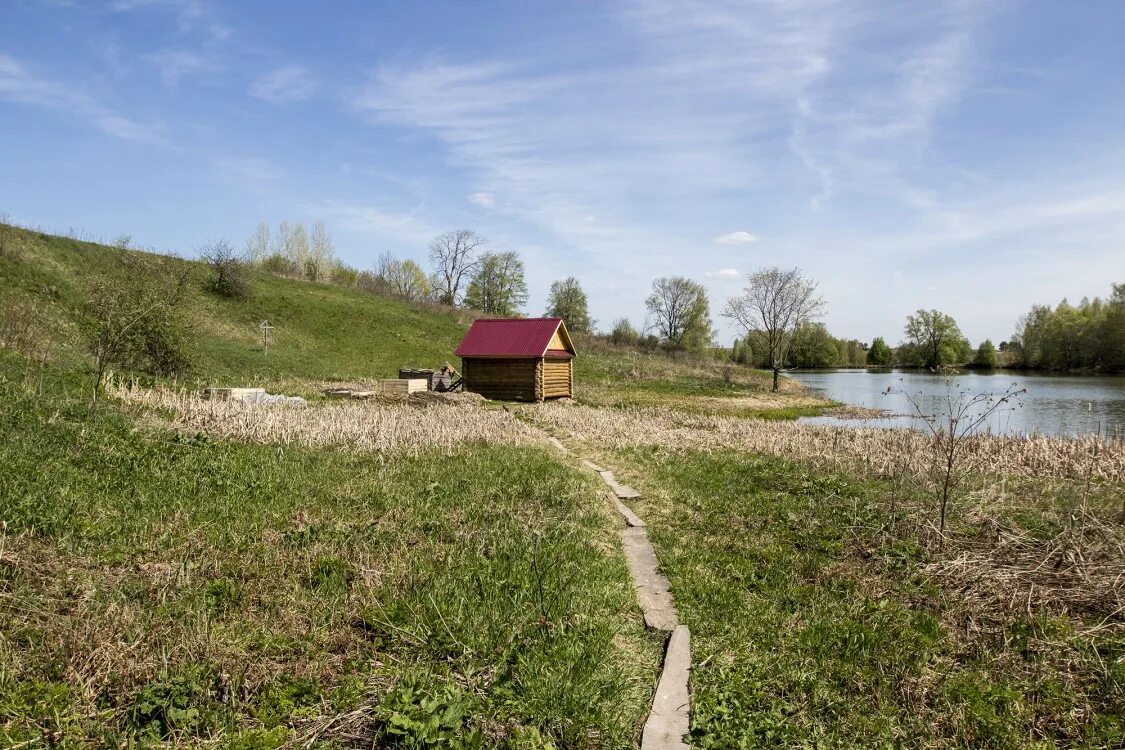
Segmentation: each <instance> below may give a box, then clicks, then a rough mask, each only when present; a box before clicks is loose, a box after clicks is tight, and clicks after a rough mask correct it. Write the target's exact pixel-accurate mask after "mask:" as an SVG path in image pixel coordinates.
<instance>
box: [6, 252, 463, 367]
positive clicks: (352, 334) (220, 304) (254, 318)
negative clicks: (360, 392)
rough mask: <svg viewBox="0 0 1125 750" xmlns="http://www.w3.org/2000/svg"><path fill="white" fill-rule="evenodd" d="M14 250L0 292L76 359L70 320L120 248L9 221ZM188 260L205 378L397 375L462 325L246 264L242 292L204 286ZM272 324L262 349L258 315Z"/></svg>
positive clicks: (433, 358) (195, 354)
mask: <svg viewBox="0 0 1125 750" xmlns="http://www.w3.org/2000/svg"><path fill="white" fill-rule="evenodd" d="M17 237H18V238H19V243H18V248H17V250H16V252H15V253H11V254H8V255H5V256H3V257H0V295H2V297H6V298H8V299H16V298H19V299H22V300H26V301H29V302H34V303H35V304H36V305H37V307H38V308H39V317H40V318H41V320H40V321H39V327H40V328H41V330H42V335H43V336H44V337H47V338H49V339H51V340H52V342H53V344H54V346H53V347H52V355H53V356H54V358H55V359H56V360H57V361H59V362H61V363H64V364H68V365H71V366H81V365H84V364H85V363H86V355H85V352H84V351H83V347H82V343H81V341H80V340H79V336H78V332H77V328H76V326H75V320H76V315H77V311H78V309H79V307H80V306H81V304H82V299H83V295H84V293H85V289H86V287H87V285H88V284H89V282H90V281H91V280H93V279H95V278H98V277H105V276H108V275H113V274H118V273H121V266H120V264H119V263H117V262H116V259H117V258H118V257H119V256H120V254H121V252H122V251H121V250H118V249H116V248H110V247H105V246H102V245H97V244H94V243H88V242H80V241H77V240H71V239H68V238H66V237H57V236H53V235H46V234H39V233H35V232H28V231H24V230H17ZM182 262H183V263H187V264H189V268H191V269H192V280H191V285H190V294H189V296H188V301H187V303H186V307H187V311H188V313H189V317H190V318H191V320H192V325H191V329H192V336H191V338H192V339H193V341H194V345H193V346H192V347H191V351H190V355H191V356H190V360H191V364H192V367H191V371H190V372H189V373H188V377H189V379H191V380H198V381H200V382H205V383H207V384H208V385H211V384H215V383H223V384H227V385H274V384H277V385H292V384H294V383H299V381H307V380H314V381H315V380H348V379H352V380H354V379H360V378H386V377H397V375H398V369H399V367H440V366H441V365H442V364H444V363H445V362H446V361H449V360H451V359H452V355H453V350H454V348H455V347H456V345H457V342H458V341H459V340H460V338H461V336H462V335H463V334H464V332H465V330H466V329H467V327H468V323H469V318H468V317H466V316H464V315H462V314H461V313H459V312H454V311H450V310H445V309H441V308H435V307H418V306H412V305H409V304H406V303H404V302H399V301H397V300H393V299H388V298H385V297H379V296H375V295H371V294H367V293H365V292H362V291H360V290H357V289H346V288H342V287H338V286H329V285H325V284H312V283H307V282H302V281H296V280H293V279H287V278H282V277H278V276H272V275H270V274H266V273H259V272H253V273H252V274H251V289H252V293H251V296H250V298H249V299H247V300H240V301H236V300H224V299H220V298H218V297H216V296H215V295H212V294H210V293H208V292H206V291H204V285H205V281H206V278H207V269H206V268H205V267H204V266H202V265H201V264H199V263H198V262H192V261H182ZM264 319H268V320H269V321H270V323H271V324H272V325H273V326H274V327H275V330H274V331H273V332H272V334H271V344H270V349H269V354H268V356H265V355H264V354H263V351H262V342H261V335H260V332H259V330H258V324H259V323H260V322H261V321H262V320H264Z"/></svg>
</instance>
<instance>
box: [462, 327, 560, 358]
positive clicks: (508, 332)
mask: <svg viewBox="0 0 1125 750" xmlns="http://www.w3.org/2000/svg"><path fill="white" fill-rule="evenodd" d="M561 323H562V320H561V319H560V318H482V319H481V320H477V321H474V322H473V324H472V325H471V326H469V330H468V331H467V332H466V333H465V338H463V339H461V344H460V346H458V347H457V351H456V352H455V354H456V355H457V356H458V357H542V356H544V355H545V354H546V353H547V346H548V345H549V344H550V343H551V337H552V336H554V335H555V331H556V330H558V327H559V325H560V324H561Z"/></svg>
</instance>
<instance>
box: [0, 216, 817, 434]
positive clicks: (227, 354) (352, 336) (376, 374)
mask: <svg viewBox="0 0 1125 750" xmlns="http://www.w3.org/2000/svg"><path fill="white" fill-rule="evenodd" d="M13 231H14V237H15V239H16V242H15V244H16V245H17V247H16V250H15V252H10V253H8V254H6V255H4V256H0V327H2V325H3V321H2V318H3V314H4V305H3V303H4V302H5V301H11V300H16V299H18V300H21V301H24V302H26V303H28V304H33V305H34V306H35V308H36V309H37V314H36V316H35V317H36V318H37V320H36V321H35V325H36V327H37V329H38V331H39V333H38V336H37V338H38V339H40V340H42V341H45V342H47V343H48V344H49V349H50V356H51V358H52V359H53V361H56V362H58V363H60V364H63V365H66V366H69V367H75V368H82V367H87V366H88V365H89V356H88V354H87V352H86V351H85V349H84V346H83V342H82V340H81V337H80V336H79V332H78V328H77V325H76V320H77V317H78V312H79V310H80V308H81V305H82V300H83V297H84V295H85V292H86V289H87V287H88V286H89V284H90V282H91V281H92V280H94V279H97V278H104V277H106V276H112V275H114V274H120V273H122V266H121V264H120V262H119V259H120V256H121V253H122V252H123V251H121V250H119V249H116V248H112V247H106V246H104V245H99V244H95V243H90V242H82V241H79V240H72V239H69V238H67V237H59V236H54V235H48V234H42V233H38V232H32V231H27V230H22V229H15V230H13ZM181 262H182V263H185V264H187V267H188V268H190V269H191V275H192V278H191V283H190V293H189V295H188V299H187V302H186V304H185V312H186V314H187V317H188V318H189V319H190V320H191V322H192V323H191V326H190V328H191V335H190V336H189V339H190V340H191V342H192V343H191V345H190V346H189V349H190V351H189V352H188V355H189V356H188V359H189V361H190V363H191V368H190V371H189V372H188V373H186V375H185V378H184V380H185V381H186V384H188V385H191V386H194V387H201V386H211V385H226V386H264V387H267V388H271V389H274V390H280V391H284V392H287V393H294V394H300V395H306V396H307V395H312V394H315V393H317V392H318V387H319V386H320V384H321V383H322V382H324V381H345V382H346V381H356V380H361V379H367V378H389V377H397V374H398V370H399V368H400V367H434V368H437V367H440V366H442V365H443V364H445V363H446V362H450V363H452V364H453V365H454V366H456V367H460V362H459V361H457V360H456V358H455V357H454V356H453V351H454V350H455V349H456V346H457V343H458V342H459V341H460V339H461V337H462V336H463V335H464V332H465V330H466V329H467V328H468V325H469V322H470V320H471V315H469V314H468V313H466V312H465V311H461V310H450V309H446V308H441V307H437V306H419V305H410V304H407V303H404V302H400V301H398V300H394V299H389V298H386V297H380V296H376V295H372V294H368V293H366V292H363V291H360V290H358V289H350V288H343V287H340V286H333V285H328V284H314V283H309V282H304V281H298V280H294V279H288V278H283V277H279V276H274V275H271V274H267V273H262V272H251V275H250V281H251V283H250V288H251V296H250V298H249V299H247V300H226V299H220V298H218V297H216V296H215V295H213V294H210V293H208V292H206V291H204V287H205V283H206V280H207V278H208V270H207V269H206V268H205V267H204V266H203V265H202V264H200V263H198V262H195V261H181ZM267 319H268V320H269V321H270V323H271V325H273V326H274V330H273V331H272V333H271V344H270V347H269V353H268V355H266V354H265V353H264V352H263V350H262V341H261V334H260V332H259V330H258V324H259V323H260V322H261V321H262V320H267ZM578 343H579V352H578V357H577V359H576V376H575V382H576V395H577V396H578V397H579V398H580V399H583V400H585V401H587V402H589V403H592V404H596V405H607V406H653V405H657V406H663V407H674V408H680V409H683V410H688V411H692V410H694V411H704V410H707V411H711V412H714V411H715V410H716V409H721V407H717V406H716V405H715V404H714V403H710V404H708V405H706V406H700V404H699V399H700V398H710V399H726V398H737V397H741V396H747V395H755V396H760V397H763V398H766V397H767V391H768V388H769V383H770V375H769V373H765V372H761V371H755V370H750V369H748V368H745V367H742V366H739V365H734V364H729V363H724V362H721V361H718V360H716V359H714V358H713V357H710V356H705V355H687V354H679V355H676V356H669V355H667V354H664V353H660V352H641V351H633V350H629V349H621V348H617V347H613V346H610V345H608V344H606V343H605V342H602V341H598V340H593V339H589V338H583V339H581V340H580V341H579V342H578ZM790 387H792V384H791V385H790ZM784 406H788V405H784ZM825 408H826V407H825ZM821 410H822V409H821V407H816V406H808V405H805V406H804V407H803V409H802V410H801V411H799V412H792V413H790V412H787V411H786V410H785V409H781V410H775V409H771V408H770V407H768V406H767V407H761V406H755V407H746V406H739V405H733V404H732V405H731V406H729V408H726V409H725V411H724V413H728V414H731V415H735V416H763V415H764V416H766V417H768V418H769V417H772V418H787V419H788V418H795V417H796V416H801V415H804V414H806V413H819V412H820V411H821ZM790 414H791V415H790Z"/></svg>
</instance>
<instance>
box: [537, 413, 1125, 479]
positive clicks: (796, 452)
mask: <svg viewBox="0 0 1125 750" xmlns="http://www.w3.org/2000/svg"><path fill="white" fill-rule="evenodd" d="M524 413H525V414H527V415H528V416H530V417H531V418H532V419H533V420H535V421H537V422H539V423H540V424H543V425H545V426H547V427H549V428H552V429H555V430H562V431H565V432H567V433H569V434H570V435H572V436H573V437H575V438H578V439H580V440H585V441H589V442H591V443H594V444H597V445H602V446H605V447H607V448H612V449H620V448H634V447H641V446H661V447H664V448H696V449H702V450H720V449H737V450H745V451H750V452H755V453H766V454H771V455H776V456H782V457H788V458H794V459H802V460H812V461H815V462H818V463H825V464H828V465H831V466H837V467H840V468H855V467H862V468H863V469H865V470H866V471H868V472H872V473H874V474H876V475H878V476H889V475H893V474H897V473H903V472H905V473H911V474H922V473H925V472H928V471H929V470H930V469H931V467H932V464H933V455H934V451H933V449H932V445H933V444H932V438H930V437H928V436H926V435H923V434H921V433H918V432H914V431H911V430H889V429H881V428H850V427H836V428H834V427H822V426H817V425H804V424H797V423H795V422H781V421H766V420H759V419H742V418H730V417H722V416H714V415H697V414H685V413H677V412H672V411H667V410H663V409H654V408H637V409H596V408H590V407H585V406H579V405H575V404H565V405H563V404H547V405H543V406H536V407H524ZM964 450H965V453H964V456H963V458H962V460H961V462H960V466H961V468H962V469H963V470H964V471H965V472H967V473H970V474H1007V475H1013V476H1026V477H1043V478H1058V479H1085V478H1087V477H1090V478H1093V479H1097V480H1109V481H1122V480H1125V442H1123V441H1112V442H1105V441H1103V440H1100V439H1098V438H1095V437H1088V438H1075V439H1069V438H1053V437H1045V436H1037V435H1033V436H1027V437H1001V436H995V435H982V436H980V437H975V438H970V439H968V440H967V441H966V442H965V444H964Z"/></svg>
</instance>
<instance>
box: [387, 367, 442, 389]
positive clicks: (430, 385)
mask: <svg viewBox="0 0 1125 750" xmlns="http://www.w3.org/2000/svg"><path fill="white" fill-rule="evenodd" d="M455 372H456V371H455V370H454V369H453V367H452V366H450V365H446V366H445V367H443V368H441V369H440V370H415V369H407V368H403V369H401V370H399V371H398V377H399V379H400V380H415V379H417V378H422V379H424V380H425V381H426V390H428V391H437V392H438V393H444V392H445V391H448V390H451V386H452V385H453V375H454V374H455Z"/></svg>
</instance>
